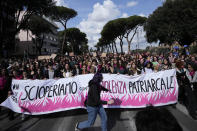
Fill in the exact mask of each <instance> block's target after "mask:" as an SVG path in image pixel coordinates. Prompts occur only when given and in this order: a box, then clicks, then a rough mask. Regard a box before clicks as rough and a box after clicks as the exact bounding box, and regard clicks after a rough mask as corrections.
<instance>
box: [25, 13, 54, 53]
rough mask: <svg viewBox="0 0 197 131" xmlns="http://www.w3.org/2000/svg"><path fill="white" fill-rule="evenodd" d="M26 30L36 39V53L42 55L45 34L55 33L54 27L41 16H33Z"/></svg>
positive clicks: (34, 40)
mask: <svg viewBox="0 0 197 131" xmlns="http://www.w3.org/2000/svg"><path fill="white" fill-rule="evenodd" d="M25 29H27V30H30V31H31V32H32V34H33V35H35V38H34V39H33V42H34V43H35V44H36V53H37V51H38V52H39V55H41V49H42V46H43V43H44V37H45V35H44V34H45V33H53V30H52V25H51V24H50V23H49V22H48V21H47V20H45V19H44V18H42V17H40V16H36V15H34V16H31V17H30V19H29V21H28V23H27V24H26V26H25Z"/></svg>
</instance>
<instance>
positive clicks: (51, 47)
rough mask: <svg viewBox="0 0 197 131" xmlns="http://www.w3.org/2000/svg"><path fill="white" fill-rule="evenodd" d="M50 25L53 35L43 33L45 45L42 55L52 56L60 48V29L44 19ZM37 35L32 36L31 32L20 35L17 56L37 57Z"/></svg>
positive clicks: (22, 32) (23, 31)
mask: <svg viewBox="0 0 197 131" xmlns="http://www.w3.org/2000/svg"><path fill="white" fill-rule="evenodd" d="M43 19H44V20H46V21H47V22H48V23H50V26H51V29H52V33H47V34H46V33H43V34H41V37H42V38H43V45H42V48H41V55H50V54H53V53H57V52H58V51H59V48H58V43H59V41H58V36H57V34H58V31H57V29H58V27H57V25H56V24H55V23H54V22H53V21H52V20H50V19H48V18H46V17H43ZM35 38H36V36H35V35H33V34H32V32H31V31H30V30H21V31H20V32H19V34H18V39H19V41H18V42H17V45H16V55H24V54H28V55H37V54H38V51H37V49H36V44H35V42H34V39H35Z"/></svg>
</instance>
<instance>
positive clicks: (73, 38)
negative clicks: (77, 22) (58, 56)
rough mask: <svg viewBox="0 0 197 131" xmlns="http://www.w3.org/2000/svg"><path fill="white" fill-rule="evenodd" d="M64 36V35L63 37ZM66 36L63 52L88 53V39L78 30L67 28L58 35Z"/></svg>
mask: <svg viewBox="0 0 197 131" xmlns="http://www.w3.org/2000/svg"><path fill="white" fill-rule="evenodd" d="M65 34H66V35H65ZM64 35H65V36H66V37H65V39H66V42H67V44H66V46H64V47H65V48H64V50H65V49H66V51H68V52H74V53H75V54H81V53H82V52H87V51H88V45H87V44H88V39H87V38H86V34H85V33H83V32H81V31H80V30H79V29H78V28H68V29H66V30H64V31H62V32H61V33H60V36H61V37H62V36H64Z"/></svg>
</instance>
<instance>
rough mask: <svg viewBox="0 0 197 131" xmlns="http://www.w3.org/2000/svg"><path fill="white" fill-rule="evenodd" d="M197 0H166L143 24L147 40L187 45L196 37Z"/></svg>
mask: <svg viewBox="0 0 197 131" xmlns="http://www.w3.org/2000/svg"><path fill="white" fill-rule="evenodd" d="M196 5H197V1H196V0H166V2H164V3H163V5H162V6H161V7H159V8H157V9H156V10H155V11H154V12H153V14H151V15H150V16H149V17H148V20H147V22H146V25H145V31H146V37H147V41H148V42H158V41H160V43H169V44H172V43H173V42H174V41H177V42H179V44H181V45H185V44H187V45H189V44H191V43H192V42H194V41H195V40H196V39H197V22H196V20H197V8H196V7H197V6H196Z"/></svg>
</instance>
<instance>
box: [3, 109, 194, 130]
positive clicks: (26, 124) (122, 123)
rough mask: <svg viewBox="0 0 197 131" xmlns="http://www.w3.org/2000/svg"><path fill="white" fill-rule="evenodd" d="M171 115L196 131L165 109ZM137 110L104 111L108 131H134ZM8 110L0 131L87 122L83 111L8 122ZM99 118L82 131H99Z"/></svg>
mask: <svg viewBox="0 0 197 131" xmlns="http://www.w3.org/2000/svg"><path fill="white" fill-rule="evenodd" d="M166 108H169V110H170V111H171V112H172V113H173V115H174V116H175V117H176V119H177V120H178V122H179V123H180V125H181V126H182V127H183V129H184V131H197V121H194V120H193V119H191V118H190V117H188V116H187V115H186V114H184V113H182V112H180V111H179V110H177V109H176V108H172V107H166ZM138 111H139V109H106V112H107V116H108V131H136V129H135V122H134V117H135V114H136V113H137V112H138ZM7 114H8V110H7V109H5V108H3V110H2V111H1V112H0V131H74V127H75V124H76V122H80V121H84V120H87V113H86V110H84V109H79V110H71V111H65V112H59V113H53V114H48V115H42V116H28V117H27V118H26V119H25V121H22V120H21V116H20V114H16V113H15V117H16V118H15V119H14V120H12V121H10V120H9V119H8V117H7ZM100 125H101V122H100V118H99V116H97V119H96V121H95V124H94V126H93V127H91V128H89V129H85V130H83V131H101V128H100Z"/></svg>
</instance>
